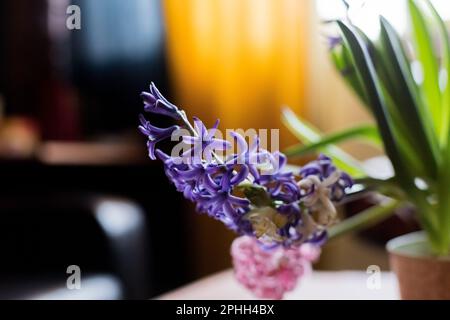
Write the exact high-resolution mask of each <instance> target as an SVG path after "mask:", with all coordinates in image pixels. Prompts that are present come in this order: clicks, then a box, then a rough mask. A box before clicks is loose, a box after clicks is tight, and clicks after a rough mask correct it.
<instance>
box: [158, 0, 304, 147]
mask: <svg viewBox="0 0 450 320" xmlns="http://www.w3.org/2000/svg"><path fill="white" fill-rule="evenodd" d="M163 4H164V12H165V19H166V26H167V49H168V57H169V66H170V70H171V79H173V87H174V89H175V94H176V96H175V97H176V100H177V101H176V102H177V103H178V104H180V105H181V106H183V107H184V108H185V109H187V110H188V111H189V113H190V114H191V115H197V116H199V117H200V118H202V119H204V121H206V122H208V125H211V124H212V123H213V121H214V120H215V119H216V118H220V119H221V128H222V129H226V128H228V129H237V128H242V129H247V128H255V129H259V128H266V129H271V128H281V127H282V126H281V123H280V107H281V106H282V105H289V106H291V107H292V108H294V110H295V111H297V112H299V113H301V111H302V110H303V108H304V106H305V92H306V81H307V79H306V77H307V73H308V71H307V65H308V61H307V60H308V59H307V56H308V54H307V52H308V44H307V41H308V38H309V31H308V29H309V23H310V12H311V11H312V10H311V5H310V0H301V1H299V0H165V1H164V2H163ZM289 139H292V137H290V136H289V135H287V134H283V132H282V137H281V143H280V145H281V146H286V145H287V144H289V143H292V142H293V141H292V140H290V141H289V142H288V140H289ZM294 141H295V140H294Z"/></svg>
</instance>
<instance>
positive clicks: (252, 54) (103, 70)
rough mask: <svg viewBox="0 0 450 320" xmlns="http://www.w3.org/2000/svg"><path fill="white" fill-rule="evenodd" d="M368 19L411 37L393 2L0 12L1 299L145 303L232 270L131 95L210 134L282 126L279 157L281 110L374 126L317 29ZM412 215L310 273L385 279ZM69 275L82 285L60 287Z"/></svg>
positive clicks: (336, 123)
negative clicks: (390, 247)
mask: <svg viewBox="0 0 450 320" xmlns="http://www.w3.org/2000/svg"><path fill="white" fill-rule="evenodd" d="M435 4H436V5H437V8H438V10H439V11H440V13H441V14H442V15H443V17H444V18H446V19H448V18H450V5H449V4H448V1H435ZM70 5H77V6H78V7H79V8H80V13H81V16H80V27H81V28H80V29H73V30H71V29H68V28H67V26H66V22H67V19H68V18H69V16H70V13H73V12H70V13H69V14H68V12H67V11H66V10H67V8H68V7H69V6H70ZM377 13H382V14H383V15H385V16H386V17H387V18H388V19H390V20H391V21H392V22H393V23H394V25H395V26H396V28H397V29H398V30H399V31H400V32H401V33H402V34H407V25H408V22H407V21H406V18H405V19H403V18H402V17H403V16H404V1H403V0H390V1H385V0H382V1H380V0H367V1H358V0H353V1H352V0H349V1H342V0H184V1H179V0H129V1H123V0H95V1H92V0H77V1H70V0H34V1H25V0H3V1H1V2H0V25H1V27H0V183H1V187H0V188H1V192H0V214H1V223H0V251H1V252H2V255H1V256H2V259H1V260H2V262H1V263H0V298H6V299H13V298H21V299H25V298H59V299H66V298H67V299H70V298H80V297H82V298H88V299H90V298H92V299H143V298H149V297H152V296H155V295H157V294H160V293H162V292H165V291H167V290H170V289H173V288H176V287H178V286H180V285H182V284H185V283H187V282H189V281H192V280H194V279H198V278H200V277H202V276H206V275H208V274H211V273H213V272H215V271H219V270H222V269H225V268H228V267H230V257H229V246H230V243H231V241H232V239H233V238H234V236H235V235H234V234H232V233H231V232H229V231H227V230H226V229H225V228H224V227H223V225H222V224H221V223H219V222H216V221H213V220H212V219H210V218H207V217H206V216H202V215H198V214H195V212H194V209H193V206H192V205H191V204H190V203H188V202H187V201H185V200H183V198H182V196H181V195H180V194H178V193H176V192H175V190H174V188H173V187H172V186H171V185H170V184H169V183H168V181H167V179H166V178H165V175H164V173H163V170H162V167H161V165H160V164H159V163H158V162H152V161H150V160H149V159H147V150H146V147H145V139H144V137H142V136H140V135H139V134H138V131H137V125H138V115H139V113H140V112H141V111H142V102H141V100H140V97H139V93H140V92H141V91H143V90H147V88H148V85H149V83H150V81H154V82H155V83H156V84H157V86H158V88H159V89H160V90H161V91H162V92H163V93H164V94H165V95H166V96H167V97H168V98H169V99H171V100H172V101H173V102H175V103H176V104H178V105H180V106H182V107H183V108H184V109H186V110H187V111H188V112H189V114H191V115H196V116H198V117H200V118H201V119H203V120H204V121H205V122H206V123H207V124H209V125H210V124H212V123H213V121H214V120H215V119H216V118H220V119H221V127H222V128H230V129H232V128H255V129H259V128H267V129H271V128H280V130H281V131H280V133H281V141H280V145H281V147H282V148H284V147H287V146H289V145H291V144H293V143H295V142H296V140H295V138H294V137H293V136H291V135H290V134H289V132H288V131H287V130H286V129H285V128H283V126H282V124H281V121H280V109H281V107H282V106H283V105H288V106H290V107H291V108H292V109H293V110H294V111H295V112H296V113H298V114H299V115H302V116H303V117H305V118H306V119H308V120H309V121H311V122H312V123H313V124H315V125H316V126H317V127H318V128H320V129H321V130H323V131H324V132H333V131H335V130H337V129H342V128H345V127H349V126H351V125H354V124H356V123H361V122H364V123H367V122H370V121H371V119H370V118H369V116H368V114H366V113H365V111H364V108H362V107H361V105H360V102H359V101H358V100H357V98H356V97H355V96H354V95H353V94H352V92H351V91H350V90H349V89H348V88H347V87H346V86H345V84H344V83H343V81H342V80H341V79H340V76H339V75H338V74H337V73H336V72H335V71H334V69H333V67H332V66H331V63H330V62H329V57H328V54H327V45H328V44H327V42H328V40H327V36H329V35H330V33H329V32H330V30H329V24H328V23H326V21H330V20H333V19H336V18H342V17H345V16H346V15H349V16H351V17H352V19H353V21H354V22H355V23H357V24H359V25H360V26H361V28H363V29H365V30H368V32H369V33H370V34H373V35H374V36H376V33H377V22H376V18H377V16H376V15H377ZM162 121H164V120H162ZM343 147H344V148H345V149H346V150H347V151H349V152H351V153H352V154H354V155H355V157H357V158H359V159H362V160H364V159H369V158H371V157H373V156H377V155H379V154H378V152H377V151H376V150H374V149H370V148H369V147H366V146H363V145H359V144H357V143H351V144H345V145H344V146H343ZM370 203H371V199H366V200H364V201H360V202H357V203H351V204H348V205H347V208H346V210H344V214H348V215H350V214H352V212H353V213H354V212H355V211H356V210H359V209H361V208H364V207H367V206H369V205H370ZM408 217H409V214H408V212H406V213H405V212H403V213H400V215H399V217H394V218H392V219H394V220H395V221H394V222H393V223H390V224H389V225H388V224H382V225H379V226H376V227H375V228H373V229H371V230H369V231H367V232H365V233H364V234H362V235H351V236H346V237H343V238H340V239H338V240H336V241H333V242H330V243H329V244H328V245H327V247H326V248H325V251H324V254H323V256H322V259H321V262H320V263H319V264H318V265H317V268H319V269H328V270H336V269H365V268H367V266H368V265H371V264H377V265H380V266H381V267H382V268H386V267H387V258H386V256H385V254H384V250H383V246H384V242H385V241H386V240H387V239H389V238H391V237H393V236H396V235H398V234H399V233H403V232H408V231H410V230H414V229H415V228H416V225H415V224H414V222H412V221H410V220H409V218H408ZM391 222H392V221H391ZM355 237H356V238H357V240H358V241H354V239H355ZM350 252H351V255H350V254H349V253H350ZM71 265H75V266H78V267H79V268H80V270H81V279H82V282H81V283H82V289H81V290H67V289H66V280H67V278H68V277H69V276H70V275H71V273H70V272H69V271H68V270H67V268H68V267H69V266H71ZM68 272H69V273H68Z"/></svg>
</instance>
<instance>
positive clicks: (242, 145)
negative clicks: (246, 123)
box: [230, 131, 248, 155]
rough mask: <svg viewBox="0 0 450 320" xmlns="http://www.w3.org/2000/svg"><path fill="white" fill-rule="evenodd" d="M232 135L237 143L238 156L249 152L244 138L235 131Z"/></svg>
mask: <svg viewBox="0 0 450 320" xmlns="http://www.w3.org/2000/svg"><path fill="white" fill-rule="evenodd" d="M230 135H231V137H232V138H233V139H234V140H235V141H236V143H237V146H238V155H241V154H244V153H246V152H247V151H248V144H247V141H245V139H244V137H243V136H242V135H240V134H239V133H237V132H235V131H233V132H230Z"/></svg>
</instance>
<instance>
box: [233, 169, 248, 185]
mask: <svg viewBox="0 0 450 320" xmlns="http://www.w3.org/2000/svg"><path fill="white" fill-rule="evenodd" d="M248 173H249V169H248V167H247V166H242V167H241V168H240V170H239V172H238V173H237V174H236V175H235V176H233V178H231V180H230V182H231V184H232V185H237V184H239V183H241V182H242V181H244V180H245V179H246V178H247V176H248Z"/></svg>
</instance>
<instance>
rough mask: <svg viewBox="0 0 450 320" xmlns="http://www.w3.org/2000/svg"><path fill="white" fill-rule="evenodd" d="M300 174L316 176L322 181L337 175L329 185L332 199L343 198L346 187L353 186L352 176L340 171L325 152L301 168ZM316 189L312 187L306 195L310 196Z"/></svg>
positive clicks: (304, 176) (305, 176)
mask: <svg viewBox="0 0 450 320" xmlns="http://www.w3.org/2000/svg"><path fill="white" fill-rule="evenodd" d="M337 173H338V174H337ZM300 175H301V176H302V177H303V178H307V177H309V176H316V177H317V178H318V179H319V180H320V181H325V180H327V179H331V177H332V176H336V178H335V179H333V180H336V181H335V182H333V183H332V184H331V185H328V186H327V187H329V188H330V189H331V200H332V201H339V200H341V199H342V197H343V196H344V195H345V189H347V188H350V187H351V186H353V180H352V178H351V177H350V176H349V175H348V174H347V173H345V172H342V171H338V170H337V168H336V167H335V166H334V164H333V161H332V160H331V159H330V158H329V157H327V156H325V155H323V154H321V155H319V157H318V158H317V160H316V161H312V162H310V163H308V164H307V165H305V166H304V167H303V168H302V169H301V170H300ZM313 187H314V186H313ZM314 191H315V190H314V189H313V188H311V189H310V190H309V191H308V194H305V195H308V196H309V195H311V193H313V192H314Z"/></svg>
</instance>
